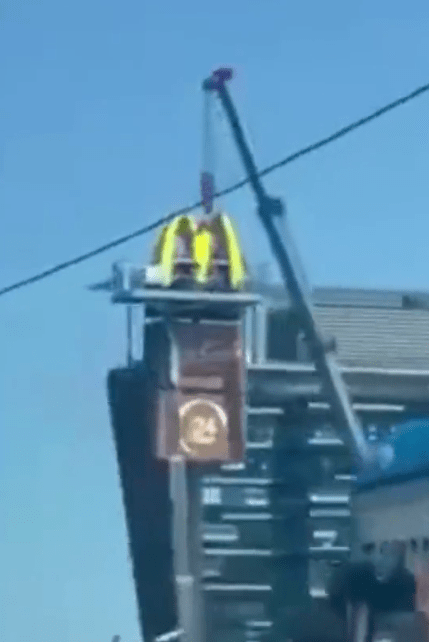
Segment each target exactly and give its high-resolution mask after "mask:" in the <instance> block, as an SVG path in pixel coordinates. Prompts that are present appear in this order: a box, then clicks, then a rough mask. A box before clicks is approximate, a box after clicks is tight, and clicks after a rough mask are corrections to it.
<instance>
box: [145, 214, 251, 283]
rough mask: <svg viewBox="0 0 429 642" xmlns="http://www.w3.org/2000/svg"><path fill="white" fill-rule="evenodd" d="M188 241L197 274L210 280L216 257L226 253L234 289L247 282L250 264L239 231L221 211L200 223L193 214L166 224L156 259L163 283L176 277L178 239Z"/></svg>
mask: <svg viewBox="0 0 429 642" xmlns="http://www.w3.org/2000/svg"><path fill="white" fill-rule="evenodd" d="M179 240H181V241H182V242H184V243H185V244H186V245H187V248H186V254H188V255H189V256H190V258H191V259H192V261H193V264H194V278H195V280H196V281H197V282H198V283H201V284H205V283H207V281H208V279H209V277H210V274H211V272H212V268H213V261H214V259H215V258H217V257H218V255H219V253H223V254H224V255H225V257H226V259H227V261H228V274H229V282H230V285H231V287H232V288H233V289H239V288H241V287H242V286H243V285H244V280H245V278H246V266H245V262H244V258H243V255H242V252H241V249H240V244H239V242H238V238H237V234H236V231H235V229H234V226H233V224H232V222H231V220H230V218H229V217H228V216H226V215H225V214H219V215H218V216H216V218H214V219H213V220H212V221H210V222H203V223H201V224H198V223H197V222H196V221H195V219H193V218H192V217H190V216H179V217H177V218H176V219H174V220H173V221H172V222H171V223H169V224H168V225H166V226H165V227H164V228H163V229H162V231H161V234H160V236H159V238H158V241H157V243H156V246H155V253H154V259H155V263H157V264H158V265H159V266H160V267H161V271H162V280H163V284H164V285H165V286H166V287H168V286H170V285H171V284H172V282H173V280H174V271H175V264H176V258H177V247H178V241H179Z"/></svg>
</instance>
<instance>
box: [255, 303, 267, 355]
mask: <svg viewBox="0 0 429 642" xmlns="http://www.w3.org/2000/svg"><path fill="white" fill-rule="evenodd" d="M255 343H256V345H255V352H256V354H255V357H256V359H255V360H256V363H258V364H263V363H265V361H266V359H267V310H266V307H265V306H264V305H263V304H261V303H259V304H258V305H257V306H256V308H255Z"/></svg>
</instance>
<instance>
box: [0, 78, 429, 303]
mask: <svg viewBox="0 0 429 642" xmlns="http://www.w3.org/2000/svg"><path fill="white" fill-rule="evenodd" d="M427 91H429V84H427V85H423V86H422V87H419V88H418V89H415V90H414V91H413V92H411V93H410V94H407V95H406V96H402V98H398V99H397V100H395V101H393V102H392V103H389V104H388V105H385V107H382V108H381V109H377V111H375V112H373V113H372V114H370V115H369V116H365V117H364V118H360V119H359V120H356V121H355V122H353V123H351V124H350V125H347V127H343V128H342V129H339V130H338V131H336V132H335V133H333V134H331V135H330V136H328V137H327V138H322V139H321V140H319V141H317V142H316V143H313V144H312V145H309V146H308V147H304V148H303V149H300V150H299V151H297V152H295V153H293V154H291V155H290V156H287V157H286V158H284V159H283V160H281V161H279V162H278V163H274V164H273V165H270V166H269V167H266V168H265V169H263V170H262V171H260V172H259V173H258V175H259V176H266V175H267V174H270V173H271V172H273V171H274V170H276V169H279V168H280V167H284V166H285V165H288V164H289V163H292V162H294V161H296V160H297V159H298V158H301V157H303V156H306V155H307V154H310V153H311V152H314V151H316V150H317V149H320V148H321V147H325V145H329V143H332V142H334V141H335V140H338V139H339V138H342V137H343V136H345V135H346V134H349V133H351V132H352V131H354V130H355V129H358V128H359V127H362V126H363V125H367V124H368V123H370V122H371V121H372V120H375V119H376V118H379V117H380V116H383V115H384V114H387V113H388V112H389V111H392V110H393V109H395V108H396V107H400V106H401V105H404V104H405V103H407V102H409V101H410V100H413V99H414V98H417V97H418V96H421V95H422V94H424V93H425V92H427ZM248 182H249V179H248V178H245V179H243V180H242V181H239V182H238V183H235V184H234V185H231V186H230V187H227V188H226V189H224V190H222V191H220V192H216V194H215V198H220V197H222V196H226V195H228V194H231V193H232V192H235V191H237V190H238V189H241V188H242V187H244V185H247V183H248ZM201 205H202V203H201V201H199V202H198V203H194V204H193V205H189V206H188V207H183V208H182V209H180V210H176V211H175V212H172V213H171V214H169V215H168V216H164V217H163V218H161V219H158V220H157V221H155V222H154V223H151V224H150V225H147V226H145V227H142V228H140V229H139V230H136V231H135V232H132V233H131V234H127V235H126V236H121V237H120V238H117V239H116V240H114V241H111V242H110V243H106V244H104V245H101V246H100V247H98V248H96V249H95V250H91V251H90V252H87V253H86V254H81V255H80V256H77V257H76V258H74V259H70V260H69V261H64V262H63V263H58V264H57V265H55V266H54V267H52V268H49V269H47V270H44V271H43V272H39V273H38V274H35V275H34V276H31V277H29V278H28V279H24V280H22V281H17V282H16V283H13V284H12V285H8V286H6V287H4V288H2V289H0V296H3V295H5V294H8V293H9V292H12V291H13V290H18V289H20V288H23V287H25V286H27V285H31V284H33V283H37V281H42V280H43V279H46V278H47V277H49V276H52V275H54V274H56V273H57V272H62V271H63V270H66V269H67V268H69V267H72V266H74V265H78V264H79V263H83V262H84V261H87V260H89V259H92V258H93V257H95V256H98V255H99V254H103V253H104V252H107V251H108V250H111V249H113V248H114V247H118V246H119V245H123V244H124V243H127V242H128V241H132V240H133V239H135V238H137V237H139V236H143V235H144V234H147V233H148V232H151V231H152V230H154V229H156V228H157V227H160V226H161V225H165V224H166V223H169V222H170V221H171V220H172V219H173V218H175V217H176V216H181V215H183V214H188V213H189V212H192V211H193V210H195V209H197V208H198V207H201Z"/></svg>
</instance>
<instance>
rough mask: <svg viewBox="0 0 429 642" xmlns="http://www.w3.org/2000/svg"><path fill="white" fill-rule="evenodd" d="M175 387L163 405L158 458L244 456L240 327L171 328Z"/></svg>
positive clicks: (162, 395)
mask: <svg viewBox="0 0 429 642" xmlns="http://www.w3.org/2000/svg"><path fill="white" fill-rule="evenodd" d="M170 340H171V345H170V350H172V351H171V352H170V354H171V355H172V354H173V353H174V354H175V359H176V361H175V366H172V370H174V368H176V381H175V382H174V383H175V385H174V387H172V388H170V389H166V390H162V391H161V392H160V396H159V404H158V425H157V456H158V457H160V458H162V459H164V458H170V457H172V456H173V455H178V454H181V455H183V456H184V457H186V458H187V459H189V460H194V461H207V462H215V461H237V460H241V459H242V458H243V454H244V364H243V356H242V355H243V352H242V346H241V334H240V328H239V327H238V326H234V325H232V326H225V325H220V324H219V325H218V324H216V325H208V324H180V323H176V324H174V325H173V326H172V327H171V332H170Z"/></svg>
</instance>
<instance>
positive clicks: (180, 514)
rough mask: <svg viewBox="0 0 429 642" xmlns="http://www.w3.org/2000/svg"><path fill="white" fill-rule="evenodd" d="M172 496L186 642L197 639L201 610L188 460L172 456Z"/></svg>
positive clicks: (178, 588)
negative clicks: (191, 559)
mask: <svg viewBox="0 0 429 642" xmlns="http://www.w3.org/2000/svg"><path fill="white" fill-rule="evenodd" d="M169 463H170V496H171V502H172V504H173V556H174V573H175V578H176V591H177V607H178V614H179V629H180V630H181V631H182V639H183V641H184V642H194V640H195V642H197V640H198V637H196V636H195V633H196V631H197V630H198V625H197V623H196V621H195V620H196V618H197V617H198V616H197V613H195V608H194V591H195V588H194V587H195V577H194V576H193V575H192V572H191V566H190V562H189V541H190V537H189V510H188V503H189V497H188V484H187V470H186V468H187V466H186V460H185V459H184V457H181V456H180V455H177V456H174V457H171V459H170V462H169Z"/></svg>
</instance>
